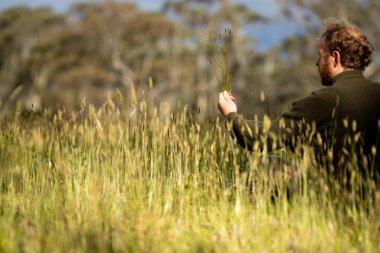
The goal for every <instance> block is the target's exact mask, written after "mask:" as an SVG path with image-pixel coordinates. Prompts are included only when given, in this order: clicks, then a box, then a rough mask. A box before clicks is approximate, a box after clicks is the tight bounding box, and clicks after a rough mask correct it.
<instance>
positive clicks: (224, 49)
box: [207, 29, 232, 93]
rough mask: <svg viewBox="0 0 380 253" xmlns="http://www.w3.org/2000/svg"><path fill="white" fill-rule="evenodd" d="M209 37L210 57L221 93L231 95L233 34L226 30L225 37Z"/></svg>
mask: <svg viewBox="0 0 380 253" xmlns="http://www.w3.org/2000/svg"><path fill="white" fill-rule="evenodd" d="M208 35H209V41H210V43H209V45H208V52H207V53H208V57H209V61H210V63H211V66H212V68H213V71H214V72H215V74H216V76H217V78H218V83H219V89H220V91H228V92H229V93H231V83H232V74H231V70H230V67H229V48H230V46H231V44H232V33H231V30H230V29H225V30H224V35H222V34H219V36H218V37H215V36H213V35H212V33H210V32H208Z"/></svg>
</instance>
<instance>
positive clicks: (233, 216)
mask: <svg viewBox="0 0 380 253" xmlns="http://www.w3.org/2000/svg"><path fill="white" fill-rule="evenodd" d="M179 111H180V112H179V113H175V114H170V113H169V112H167V110H166V109H165V106H164V105H162V106H160V107H159V108H154V107H150V106H149V103H148V102H146V101H141V102H138V101H137V100H136V98H133V99H128V101H124V102H123V103H122V105H121V106H115V105H114V103H113V102H112V100H109V101H108V102H107V103H106V104H105V105H104V106H103V107H102V108H99V109H96V108H94V107H91V106H85V105H83V109H82V110H81V111H78V112H74V113H67V112H64V111H61V112H59V113H57V114H55V115H53V114H52V113H49V112H45V113H42V114H37V113H29V114H20V113H17V112H16V113H15V114H14V115H13V116H11V117H8V118H3V119H2V120H1V135H0V186H1V188H0V190H1V192H0V251H1V252H86V251H87V252H378V251H379V250H380V246H379V245H380V240H379V238H380V236H379V225H380V222H379V220H378V219H379V213H378V211H379V194H378V193H377V188H376V186H373V187H372V188H371V189H372V192H375V193H374V194H373V195H374V196H375V197H374V198H372V197H368V199H366V197H364V198H363V197H361V196H359V195H358V193H357V192H356V191H353V192H352V193H351V192H348V193H347V196H346V195H345V194H343V195H337V192H340V191H337V190H334V187H335V186H334V182H330V180H329V178H328V176H327V175H326V173H324V172H323V168H319V167H318V166H317V165H316V164H315V162H313V160H312V155H310V153H309V152H308V151H307V150H310V148H308V147H304V148H303V152H302V153H300V154H294V155H289V154H281V153H280V155H283V156H284V157H285V156H287V157H291V159H292V165H291V166H290V167H287V168H284V167H283V166H277V167H278V168H276V170H270V169H268V168H269V167H270V165H268V164H267V163H266V162H265V161H262V159H261V158H262V156H263V155H264V157H265V155H266V154H260V153H249V152H247V151H246V150H243V149H241V148H239V147H238V146H237V145H236V143H234V141H233V140H232V139H231V138H230V136H229V134H228V133H226V131H225V129H224V126H223V125H224V122H219V120H216V121H215V122H211V123H210V122H201V121H199V120H197V118H196V116H197V112H192V111H191V110H188V109H186V108H184V109H181V110H179ZM292 166H293V167H296V168H297V173H296V175H293V176H291V175H290V174H291V173H284V170H285V171H286V170H291V169H292V168H291V167H292ZM338 188H339V187H338Z"/></svg>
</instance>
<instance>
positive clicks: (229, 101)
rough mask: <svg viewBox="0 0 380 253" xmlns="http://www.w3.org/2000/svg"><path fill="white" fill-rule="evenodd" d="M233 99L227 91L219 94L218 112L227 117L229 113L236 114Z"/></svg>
mask: <svg viewBox="0 0 380 253" xmlns="http://www.w3.org/2000/svg"><path fill="white" fill-rule="evenodd" d="M234 101H235V98H234V97H233V96H232V95H230V94H228V92H227V91H223V92H221V93H219V100H218V108H219V111H220V112H221V113H222V114H223V115H224V116H227V115H228V114H230V113H231V112H237V106H236V104H235V102H234Z"/></svg>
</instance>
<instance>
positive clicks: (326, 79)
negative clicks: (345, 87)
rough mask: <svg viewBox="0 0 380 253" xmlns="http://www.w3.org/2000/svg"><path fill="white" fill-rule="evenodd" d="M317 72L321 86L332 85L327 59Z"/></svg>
mask: <svg viewBox="0 0 380 253" xmlns="http://www.w3.org/2000/svg"><path fill="white" fill-rule="evenodd" d="M318 70H319V75H320V76H321V83H322V85H324V86H331V85H332V84H333V78H332V74H331V71H330V69H329V66H328V62H327V59H325V61H324V64H322V65H321V66H320V68H319V69H318Z"/></svg>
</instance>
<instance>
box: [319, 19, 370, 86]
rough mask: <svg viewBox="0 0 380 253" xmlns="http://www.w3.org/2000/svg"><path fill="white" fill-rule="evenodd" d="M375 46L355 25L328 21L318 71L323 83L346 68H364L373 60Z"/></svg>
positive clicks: (320, 47) (322, 39) (321, 43)
mask: <svg viewBox="0 0 380 253" xmlns="http://www.w3.org/2000/svg"><path fill="white" fill-rule="evenodd" d="M372 51H373V46H372V45H371V43H370V42H369V41H368V39H367V37H366V36H365V35H364V34H363V33H362V32H361V31H360V30H359V29H358V28H357V27H356V26H354V25H350V24H346V23H343V22H340V21H337V22H333V23H331V22H330V23H328V24H327V25H326V30H325V32H324V33H323V34H322V36H321V42H320V46H319V59H318V61H317V66H318V71H319V74H320V76H321V79H322V84H323V85H331V84H332V79H333V78H334V77H335V76H336V75H337V74H339V73H341V72H343V71H345V70H364V69H365V68H366V67H367V66H368V65H369V64H370V63H371V61H372Z"/></svg>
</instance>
